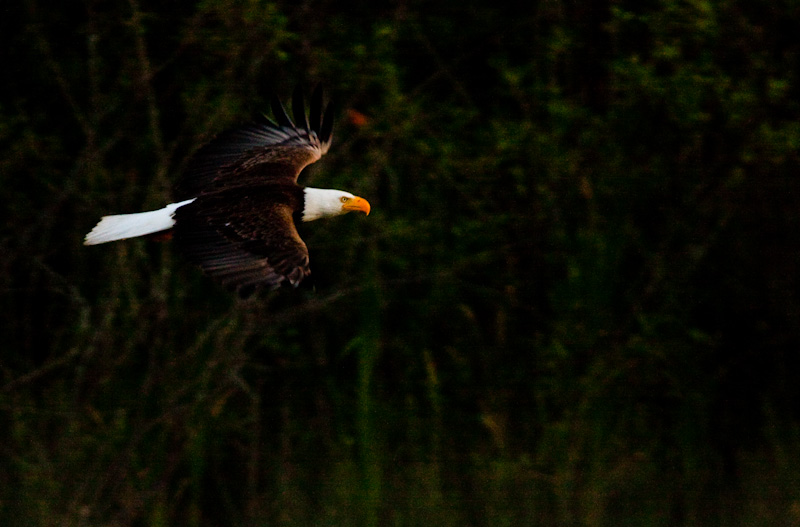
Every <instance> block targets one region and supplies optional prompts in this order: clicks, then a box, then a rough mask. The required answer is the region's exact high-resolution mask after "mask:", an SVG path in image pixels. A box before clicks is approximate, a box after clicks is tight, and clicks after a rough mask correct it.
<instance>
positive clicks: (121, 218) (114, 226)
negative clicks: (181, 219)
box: [83, 199, 194, 245]
mask: <svg viewBox="0 0 800 527" xmlns="http://www.w3.org/2000/svg"><path fill="white" fill-rule="evenodd" d="M193 201H194V199H187V200H186V201H181V202H180V203H170V204H169V205H167V206H166V207H164V208H163V209H159V210H151V211H148V212H137V213H135V214H116V215H114V216H103V217H102V218H100V222H99V223H98V224H97V225H95V226H94V229H92V231H91V232H90V233H89V234H87V235H86V238H85V239H84V241H83V244H84V245H97V244H99V243H106V242H113V241H117V240H124V239H126V238H136V237H137V236H144V235H145V234H152V233H154V232H160V231H165V230H167V229H171V228H172V226H173V225H175V220H174V219H173V216H174V215H175V211H176V210H177V209H178V208H179V207H183V206H184V205H188V204H189V203H191V202H193Z"/></svg>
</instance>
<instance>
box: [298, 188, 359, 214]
mask: <svg viewBox="0 0 800 527" xmlns="http://www.w3.org/2000/svg"><path fill="white" fill-rule="evenodd" d="M369 209H370V207H369V202H368V201H367V200H365V199H364V198H360V197H358V196H354V195H352V194H350V193H349V192H344V191H342V190H334V189H329V188H311V187H306V188H305V189H304V202H303V221H313V220H317V219H319V218H325V217H327V216H338V215H340V214H346V213H348V212H352V211H354V210H357V211H361V212H363V213H364V214H369Z"/></svg>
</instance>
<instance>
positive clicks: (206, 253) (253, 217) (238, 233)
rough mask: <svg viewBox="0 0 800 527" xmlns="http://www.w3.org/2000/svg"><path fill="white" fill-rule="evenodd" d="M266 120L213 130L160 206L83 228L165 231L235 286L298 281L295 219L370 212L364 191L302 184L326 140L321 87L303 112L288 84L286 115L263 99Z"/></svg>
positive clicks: (328, 124)
mask: <svg viewBox="0 0 800 527" xmlns="http://www.w3.org/2000/svg"><path fill="white" fill-rule="evenodd" d="M272 113H273V114H274V117H275V121H272V120H270V119H268V118H267V117H264V118H263V119H259V120H258V121H257V122H254V123H251V124H249V125H245V126H242V127H239V128H234V129H231V130H228V131H226V132H223V133H221V134H220V135H218V136H217V137H216V138H214V139H213V140H212V141H211V142H210V143H208V144H207V145H205V146H204V147H202V148H201V149H200V150H198V151H197V153H196V154H195V155H194V157H193V158H192V159H191V160H190V162H189V164H188V167H187V170H186V172H185V174H184V176H183V178H182V180H181V181H180V182H179V184H178V186H177V188H176V193H175V202H174V203H170V204H169V205H167V206H166V207H164V208H163V209H159V210H153V211H148V212H139V213H136V214H117V215H113V216H104V217H103V218H102V219H101V220H100V222H99V223H98V224H97V225H96V226H95V227H94V228H93V229H92V231H91V232H89V234H87V235H86V238H85V240H84V245H97V244H100V243H106V242H111V241H116V240H124V239H126V238H135V237H138V236H145V235H149V234H156V233H164V234H171V235H172V238H173V240H174V241H175V243H176V244H177V246H178V248H179V249H180V250H181V251H182V252H183V253H184V254H185V255H186V257H187V258H188V259H189V260H191V261H193V262H194V263H196V264H198V265H199V266H200V267H201V268H202V269H203V271H205V273H206V274H208V275H210V276H212V277H213V278H215V279H217V280H219V281H220V282H221V283H222V284H223V285H225V286H226V287H229V288H231V289H234V290H236V291H238V292H239V293H240V294H242V295H247V294H249V293H251V292H252V291H253V290H254V289H255V288H258V287H266V288H269V289H274V288H277V287H279V286H280V285H281V284H282V283H284V282H288V283H290V284H292V285H293V286H297V285H298V284H299V283H300V281H301V280H303V278H305V277H306V276H308V275H309V273H310V269H309V259H308V248H307V247H306V244H305V243H304V242H303V240H302V239H301V238H300V235H299V234H298V233H297V228H296V223H297V222H306V221H312V220H316V219H318V218H324V217H328V216H338V215H340V214H345V213H347V212H351V211H360V212H363V213H365V214H369V211H370V205H369V202H367V200H365V199H364V198H360V197H358V196H354V195H353V194H350V193H349V192H344V191H341V190H333V189H319V188H311V187H302V186H300V185H298V184H297V177H298V176H299V175H300V172H301V171H302V170H303V168H305V167H306V166H308V165H310V164H311V163H313V162H315V161H317V160H318V159H319V158H320V157H322V156H323V155H324V154H325V153H326V152H327V151H328V148H329V147H330V144H331V137H332V131H333V112H332V106H331V105H328V106H327V108H326V109H325V111H324V112H323V103H322V89H321V87H319V86H318V87H317V88H316V89H315V90H314V93H313V94H312V96H311V104H310V111H309V114H308V116H306V111H305V102H304V100H303V95H302V93H301V90H300V89H299V88H298V89H297V90H295V93H294V97H293V100H292V113H293V114H294V120H295V122H292V120H291V119H290V118H289V116H288V115H287V113H286V110H285V108H284V107H283V104H281V102H280V101H279V100H278V99H275V98H273V100H272Z"/></svg>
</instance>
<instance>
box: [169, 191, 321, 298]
mask: <svg viewBox="0 0 800 527" xmlns="http://www.w3.org/2000/svg"><path fill="white" fill-rule="evenodd" d="M292 199H294V198H292V196H291V195H290V194H289V193H281V192H278V191H276V190H275V189H273V188H269V187H260V188H255V189H250V190H249V191H248V192H246V193H243V192H240V191H237V190H233V191H228V192H221V193H215V194H209V195H203V196H201V197H199V198H197V200H195V201H194V202H192V203H190V204H189V205H186V206H184V207H181V208H180V209H178V210H177V212H176V214H175V227H174V240H175V242H176V243H177V244H178V246H179V247H180V249H181V250H182V252H183V253H184V254H185V255H186V257H187V258H189V259H190V260H191V261H193V262H194V263H196V264H198V265H199V266H200V267H201V268H202V269H203V270H204V271H205V272H206V274H208V275H210V276H212V277H214V278H216V279H218V280H219V281H220V282H222V284H223V285H225V286H227V287H229V288H231V289H235V290H237V291H238V292H239V293H240V294H242V295H243V296H245V295H247V294H249V293H250V292H252V290H253V289H255V288H256V287H267V288H270V289H274V288H277V287H279V286H280V285H281V283H283V282H284V281H288V282H289V283H290V284H292V285H295V286H296V285H297V284H299V283H300V281H301V280H302V279H303V278H305V277H306V276H308V274H309V272H310V271H309V265H308V264H309V261H308V248H307V247H306V244H305V243H304V242H303V240H302V239H301V238H300V235H299V234H298V233H297V229H296V228H295V224H294V219H293V213H294V211H295V210H296V205H294V204H293V203H292V202H291V201H292Z"/></svg>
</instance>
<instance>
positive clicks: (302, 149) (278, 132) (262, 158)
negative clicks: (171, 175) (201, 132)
mask: <svg viewBox="0 0 800 527" xmlns="http://www.w3.org/2000/svg"><path fill="white" fill-rule="evenodd" d="M292 112H293V113H294V118H295V122H292V120H291V119H290V118H289V116H288V114H287V113H286V109H285V108H284V107H283V104H281V102H280V100H278V99H277V98H273V100H272V113H273V115H274V117H275V121H272V120H270V119H269V118H267V117H263V118H261V119H259V120H258V121H256V122H254V123H251V124H248V125H245V126H241V127H239V128H234V129H231V130H228V131H227V132H223V133H221V134H220V135H218V136H217V137H216V138H214V139H213V140H212V141H211V142H209V143H208V144H207V145H205V146H204V147H202V148H201V149H200V150H198V152H197V153H196V154H195V155H194V157H193V158H192V160H191V161H190V162H189V166H188V167H187V170H186V171H185V173H184V176H183V178H182V179H181V181H180V182H179V183H178V186H177V187H176V189H175V197H176V199H178V200H184V199H192V198H196V197H198V196H200V195H201V194H203V193H209V192H219V191H225V190H229V189H232V188H237V187H247V186H251V185H258V184H265V183H270V182H276V183H278V182H283V183H289V182H291V183H295V182H296V181H297V176H298V175H300V172H301V171H302V170H303V168H305V167H306V166H307V165H309V164H311V163H313V162H315V161H317V160H318V159H319V158H320V157H322V156H323V155H324V154H325V153H326V152H327V151H328V147H329V146H330V143H331V137H332V132H333V107H332V105H330V104H329V105H328V106H327V108H326V109H325V111H324V112H323V103H322V88H321V87H320V86H317V88H316V89H315V90H314V93H313V94H312V96H311V105H310V110H309V112H310V115H309V116H308V117H306V113H305V103H304V101H303V94H302V90H300V88H298V89H296V90H295V92H294V97H293V102H292Z"/></svg>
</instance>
